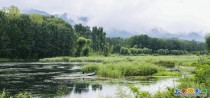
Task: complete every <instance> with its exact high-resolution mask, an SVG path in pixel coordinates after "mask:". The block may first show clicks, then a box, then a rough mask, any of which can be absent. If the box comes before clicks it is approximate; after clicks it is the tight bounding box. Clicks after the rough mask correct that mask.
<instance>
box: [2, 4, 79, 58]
mask: <svg viewBox="0 0 210 98" xmlns="http://www.w3.org/2000/svg"><path fill="white" fill-rule="evenodd" d="M7 9H8V10H6V13H10V14H11V15H12V19H11V17H10V14H2V13H4V12H2V11H0V17H1V19H0V56H1V57H3V58H21V59H38V58H43V57H52V56H64V55H66V56H70V55H73V54H74V49H75V48H76V47H75V46H76V45H75V41H76V36H75V33H74V32H73V29H72V27H71V25H69V24H68V23H66V22H65V21H63V20H61V19H58V18H53V17H44V16H42V15H34V14H33V15H20V14H19V9H18V8H17V7H13V6H12V7H10V8H7Z"/></svg>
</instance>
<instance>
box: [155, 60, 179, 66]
mask: <svg viewBox="0 0 210 98" xmlns="http://www.w3.org/2000/svg"><path fill="white" fill-rule="evenodd" d="M155 64H157V65H160V66H163V67H175V62H173V61H162V60H161V61H158V62H155Z"/></svg>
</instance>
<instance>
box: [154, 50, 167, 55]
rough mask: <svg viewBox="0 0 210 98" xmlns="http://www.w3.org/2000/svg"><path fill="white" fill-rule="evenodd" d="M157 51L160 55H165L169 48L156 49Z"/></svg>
mask: <svg viewBox="0 0 210 98" xmlns="http://www.w3.org/2000/svg"><path fill="white" fill-rule="evenodd" d="M157 53H158V54H160V55H167V54H169V50H168V49H158V50H157Z"/></svg>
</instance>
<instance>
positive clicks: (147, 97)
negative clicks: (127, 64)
mask: <svg viewBox="0 0 210 98" xmlns="http://www.w3.org/2000/svg"><path fill="white" fill-rule="evenodd" d="M129 88H130V90H131V91H132V92H133V93H134V95H135V98H141V97H144V98H151V95H150V94H149V92H147V91H140V89H139V88H137V87H136V86H133V85H130V86H129Z"/></svg>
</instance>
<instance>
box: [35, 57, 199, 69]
mask: <svg viewBox="0 0 210 98" xmlns="http://www.w3.org/2000/svg"><path fill="white" fill-rule="evenodd" d="M197 60H198V57H197V56H195V55H180V56H173V55H168V56H152V55H144V56H121V55H111V56H109V57H104V56H89V57H68V56H64V57H52V58H43V59H40V60H39V61H40V62H101V63H110V62H131V61H138V62H149V63H154V64H159V65H163V66H169V67H170V66H172V67H173V66H175V65H181V66H191V65H192V63H193V62H195V61H197Z"/></svg>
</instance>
